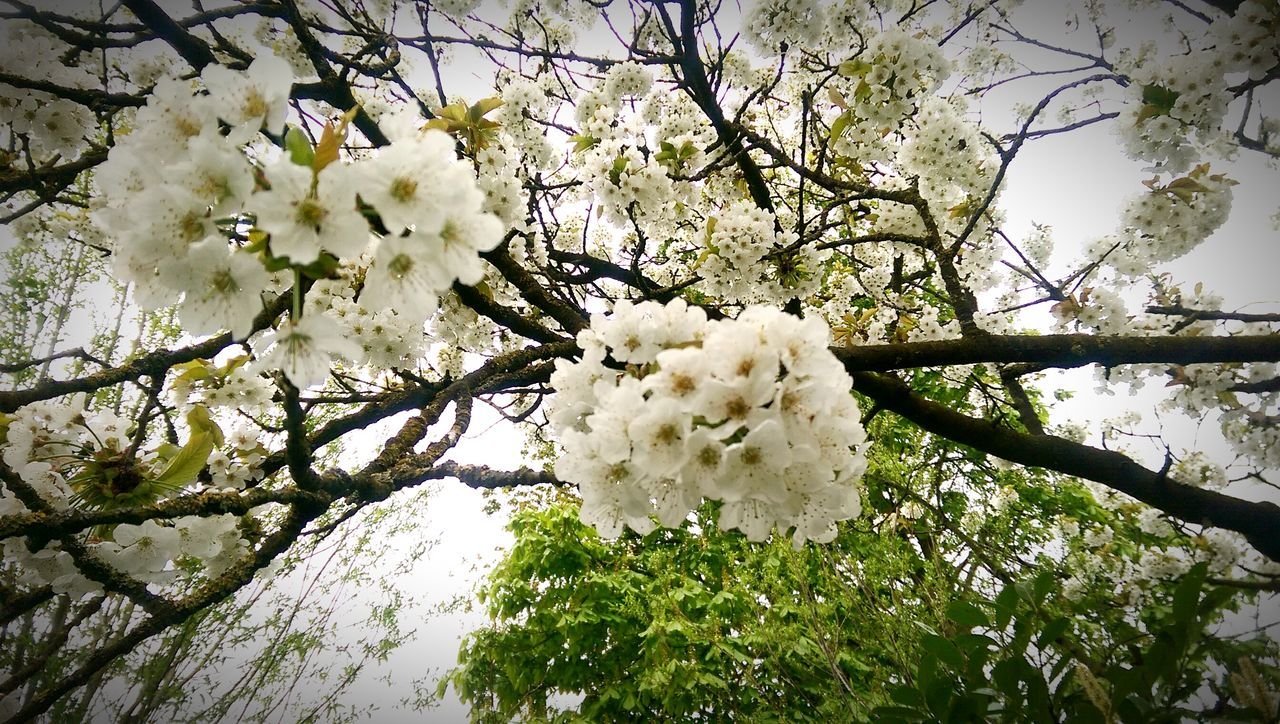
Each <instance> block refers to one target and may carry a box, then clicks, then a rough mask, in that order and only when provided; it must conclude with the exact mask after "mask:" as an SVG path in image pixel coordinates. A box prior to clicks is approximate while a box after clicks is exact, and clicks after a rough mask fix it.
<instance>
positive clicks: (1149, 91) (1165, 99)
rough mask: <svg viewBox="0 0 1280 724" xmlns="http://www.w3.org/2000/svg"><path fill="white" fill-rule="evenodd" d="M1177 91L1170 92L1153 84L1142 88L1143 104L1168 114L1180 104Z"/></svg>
mask: <svg viewBox="0 0 1280 724" xmlns="http://www.w3.org/2000/svg"><path fill="white" fill-rule="evenodd" d="M1179 95H1181V94H1180V93H1178V92H1177V91H1172V90H1169V89H1168V88H1165V87H1164V86H1161V85H1156V84H1154V83H1153V84H1151V85H1146V86H1143V87H1142V102H1143V103H1146V104H1149V105H1152V106H1155V107H1156V108H1157V109H1159V110H1160V112H1161V113H1168V112H1169V111H1171V110H1173V106H1174V104H1175V103H1177V102H1178V96H1179Z"/></svg>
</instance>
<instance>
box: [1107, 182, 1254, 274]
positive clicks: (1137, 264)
mask: <svg viewBox="0 0 1280 724" xmlns="http://www.w3.org/2000/svg"><path fill="white" fill-rule="evenodd" d="M1234 183H1235V182H1234V181H1231V180H1229V179H1227V178H1225V177H1224V176H1221V175H1217V174H1215V175H1212V176H1211V175H1209V173H1208V166H1198V167H1196V169H1193V170H1192V172H1191V174H1190V175H1188V176H1183V177H1181V178H1178V179H1175V180H1174V181H1172V182H1171V183H1169V184H1167V185H1165V186H1156V187H1154V188H1152V190H1151V192H1150V193H1144V194H1142V195H1140V196H1138V197H1136V198H1134V199H1132V200H1130V201H1129V204H1128V205H1127V206H1126V207H1125V209H1124V212H1123V214H1122V217H1121V222H1120V226H1121V232H1120V234H1119V236H1115V237H1105V238H1104V239H1102V240H1101V241H1099V242H1096V243H1095V244H1094V246H1093V247H1092V248H1091V249H1090V251H1091V252H1092V253H1105V252H1106V251H1107V250H1108V249H1109V248H1110V246H1112V245H1116V244H1118V246H1117V248H1116V249H1115V251H1113V252H1111V254H1110V255H1109V256H1107V257H1106V261H1107V263H1108V264H1110V265H1111V266H1112V267H1114V268H1115V269H1116V271H1118V272H1120V273H1121V274H1126V275H1129V276H1139V275H1142V274H1146V273H1148V272H1149V271H1150V269H1151V265H1152V264H1159V263H1163V262H1168V261H1173V260H1174V259H1177V258H1178V257H1180V256H1182V255H1184V254H1186V253H1187V252H1189V251H1191V250H1192V249H1194V248H1195V247H1196V246H1197V245H1199V244H1200V242H1202V241H1204V240H1205V239H1207V238H1208V237H1209V235H1210V234H1212V233H1213V232H1214V231H1216V230H1217V229H1218V227H1220V226H1222V224H1223V223H1224V222H1226V220H1227V216H1228V215H1229V214H1230V212H1231V199H1232V193H1231V186H1232V185H1233V184H1234ZM1152 185H1153V186H1154V183H1153V184H1152Z"/></svg>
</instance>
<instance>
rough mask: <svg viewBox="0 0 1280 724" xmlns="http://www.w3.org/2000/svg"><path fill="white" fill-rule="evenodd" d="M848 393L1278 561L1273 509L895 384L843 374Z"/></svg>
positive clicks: (1277, 514)
mask: <svg viewBox="0 0 1280 724" xmlns="http://www.w3.org/2000/svg"><path fill="white" fill-rule="evenodd" d="M849 371H850V373H851V374H852V375H853V380H854V383H853V384H854V389H855V390H856V391H858V392H860V393H862V394H864V395H866V396H867V397H870V398H871V399H872V400H874V401H875V402H876V404H878V405H880V406H882V407H884V408H885V409H887V410H890V411H892V412H895V413H897V414H899V415H901V416H902V417H904V418H906V419H907V420H910V421H911V422H913V423H915V424H917V425H919V426H920V427H921V428H923V429H925V430H927V431H929V432H931V433H933V434H935V435H939V436H942V437H945V438H947V439H950V440H954V441H955V442H958V443H960V444H962V445H967V446H969V447H972V448H974V449H977V450H980V451H982V452H985V453H988V454H990V455H995V456H997V457H1000V458H1003V459H1005V460H1008V461H1010V462H1015V463H1020V464H1022V465H1030V466H1034V467H1039V468H1044V469H1046V470H1053V471H1057V472H1060V473H1064V474H1066V475H1073V476H1076V477H1079V478H1084V479H1086V480H1092V481H1094V482H1097V483H1102V484H1103V485H1106V486H1108V487H1110V488H1112V489H1114V490H1118V491H1119V492H1122V493H1124V494H1126V495H1129V496H1131V497H1133V498H1136V499H1137V500H1140V501H1142V502H1144V503H1146V504H1147V505H1150V506H1152V507H1155V508H1158V509H1160V510H1162V511H1164V512H1166V513H1168V514H1170V515H1172V516H1174V517H1177V518H1181V519H1183V520H1185V521H1187V522H1189V523H1196V524H1201V525H1212V526H1217V527H1219V528H1226V529H1227V530H1233V531H1235V532H1237V533H1240V534H1241V535H1243V536H1244V537H1245V539H1246V540H1248V541H1249V543H1250V544H1252V545H1253V546H1254V547H1255V548H1257V549H1258V550H1259V551H1260V552H1261V553H1263V554H1264V555H1266V556H1268V557H1269V558H1271V559H1273V560H1280V536H1278V535H1276V531H1280V506H1277V505H1275V504H1274V503H1259V502H1251V501H1247V500H1242V499H1240V498H1234V497H1231V496H1229V495H1224V494H1222V493H1218V492H1214V491H1211V490H1205V489H1203V488H1195V487H1192V486H1190V485H1185V484H1183V483H1179V482H1177V481H1175V480H1172V479H1170V478H1169V477H1168V475H1167V474H1166V473H1165V472H1164V471H1155V470H1150V469H1148V468H1145V467H1143V466H1141V465H1139V464H1138V463H1136V462H1134V461H1133V460H1131V459H1129V458H1128V457H1126V456H1124V455H1121V454H1120V453H1117V452H1112V451H1110V450H1100V449H1098V448H1093V447H1089V446H1087V445H1081V444H1080V443H1075V442H1071V441H1070V440H1065V439H1063V438H1060V437H1055V436H1053V435H1028V434H1026V433H1023V432H1018V431H1016V430H1011V429H1009V428H1004V427H1000V426H998V425H995V424H993V423H991V422H988V421H986V420H981V419H976V418H972V417H969V416H967V415H964V414H961V413H959V412H955V411H953V410H951V409H949V408H947V407H945V406H943V405H940V404H938V403H936V402H931V401H929V400H926V399H925V398H923V397H920V396H919V395H917V394H915V393H914V392H913V391H912V390H911V388H910V387H909V386H908V385H907V384H906V383H904V382H902V381H901V380H898V379H897V378H894V377H890V376H887V375H880V374H873V373H869V372H862V371H859V370H858V369H856V368H850V369H849Z"/></svg>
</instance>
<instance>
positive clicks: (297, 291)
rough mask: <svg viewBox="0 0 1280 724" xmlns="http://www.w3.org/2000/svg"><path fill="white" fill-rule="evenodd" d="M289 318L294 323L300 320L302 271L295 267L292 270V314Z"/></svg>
mask: <svg viewBox="0 0 1280 724" xmlns="http://www.w3.org/2000/svg"><path fill="white" fill-rule="evenodd" d="M289 316H290V319H292V320H293V321H294V323H297V321H298V320H299V319H302V270H301V269H299V268H297V267H294V269H293V313H292V314H290V315H289Z"/></svg>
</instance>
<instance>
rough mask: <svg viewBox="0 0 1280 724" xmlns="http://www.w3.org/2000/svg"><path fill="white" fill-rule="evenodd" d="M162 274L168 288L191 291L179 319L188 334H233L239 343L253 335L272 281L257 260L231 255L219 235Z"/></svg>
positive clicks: (206, 240) (173, 263) (181, 308)
mask: <svg viewBox="0 0 1280 724" xmlns="http://www.w3.org/2000/svg"><path fill="white" fill-rule="evenodd" d="M160 272H161V275H162V276H164V277H165V278H166V279H165V281H166V283H167V284H169V285H170V286H172V287H175V288H180V289H185V290H186V296H185V297H184V298H183V300H182V305H181V306H180V307H179V309H178V314H179V315H180V317H181V319H182V324H183V326H185V327H186V328H187V330H188V331H191V332H195V333H197V334H212V333H214V332H217V331H219V330H222V329H229V330H231V334H232V335H233V336H234V337H235V338H236V339H244V338H245V337H248V336H249V334H250V333H251V332H252V331H253V319H254V317H255V316H257V314H258V312H260V311H262V298H261V296H260V295H261V294H262V291H263V290H264V289H266V288H267V285H268V284H270V282H271V275H270V274H268V273H267V270H266V269H264V268H262V264H260V263H258V260H257V259H254V258H253V257H251V256H249V255H248V254H245V253H242V252H236V251H232V250H231V248H230V247H229V246H227V242H226V241H224V240H223V239H222V238H221V237H216V236H215V237H210V238H208V239H205V240H204V241H202V242H200V243H199V244H196V245H195V246H193V247H191V252H190V254H189V255H188V256H187V257H186V258H185V259H176V260H174V261H173V262H171V263H168V264H163V265H161V269H160Z"/></svg>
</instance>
